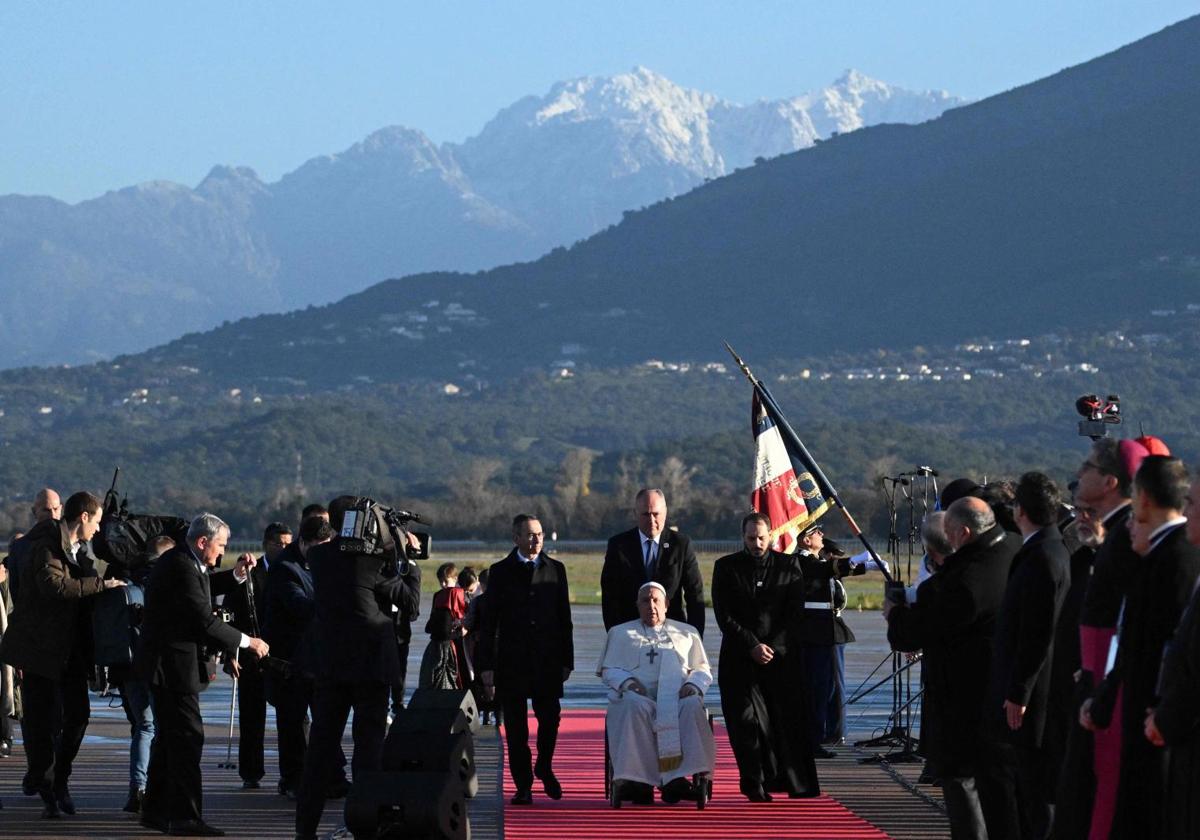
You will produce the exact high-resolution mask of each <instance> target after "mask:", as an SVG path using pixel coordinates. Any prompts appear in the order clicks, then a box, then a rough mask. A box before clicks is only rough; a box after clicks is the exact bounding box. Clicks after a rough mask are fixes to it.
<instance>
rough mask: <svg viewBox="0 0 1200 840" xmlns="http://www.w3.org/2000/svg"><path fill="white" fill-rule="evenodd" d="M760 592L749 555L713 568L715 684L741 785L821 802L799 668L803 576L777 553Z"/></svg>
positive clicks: (791, 559) (735, 556)
mask: <svg viewBox="0 0 1200 840" xmlns="http://www.w3.org/2000/svg"><path fill="white" fill-rule="evenodd" d="M757 584H758V581H756V579H755V559H754V558H753V557H752V556H751V555H750V554H749V553H748V552H746V551H739V552H737V553H736V554H729V555H726V556H724V557H722V558H720V559H719V560H717V562H716V565H715V566H714V567H713V582H712V597H713V612H714V613H715V614H716V618H717V626H719V627H720V628H721V633H722V637H721V655H720V660H719V663H718V668H717V681H718V684H719V685H720V687H721V709H722V711H723V713H724V716H725V726H726V728H727V729H728V732H729V741H730V744H731V746H732V747H733V751H734V757H735V758H736V759H737V762H738V769H739V772H740V774H741V776H742V780H743V782H747V783H750V784H754V783H761V784H762V785H763V787H764V788H765V789H766V790H768V791H784V792H788V793H792V792H795V793H800V794H803V795H811V796H816V795H817V794H818V793H819V792H820V785H819V783H818V781H817V769H816V764H815V762H814V761H813V755H812V750H813V745H812V744H811V743H809V740H808V722H807V720H806V715H805V711H804V710H805V709H807V708H808V701H807V696H806V693H805V684H804V676H803V669H802V667H801V663H800V646H801V641H800V638H799V631H800V626H799V625H800V621H801V614H802V607H803V603H804V575H803V574H802V573H801V571H800V563H799V561H798V560H797V558H796V557H795V556H794V555H789V554H780V553H779V552H776V551H772V552H771V553H770V563H769V566H768V568H767V572H766V575H765V577H764V578H763V580H762V585H761V586H759V585H757ZM760 643H761V644H766V645H768V646H769V647H771V648H772V649H773V650H774V651H775V658H774V659H773V660H772V661H771V662H770V663H768V664H767V665H759V664H758V663H756V662H755V661H754V660H752V659H751V658H750V652H751V650H753V649H754V648H755V647H757V646H758V645H759V644H760ZM758 776H761V778H757V777H758Z"/></svg>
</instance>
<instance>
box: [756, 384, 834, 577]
mask: <svg viewBox="0 0 1200 840" xmlns="http://www.w3.org/2000/svg"><path fill="white" fill-rule="evenodd" d="M751 415H752V417H751V420H752V424H753V429H754V485H753V486H754V490H753V491H752V492H751V493H750V507H751V508H753V509H754V510H756V511H758V512H759V513H765V514H766V515H767V516H768V517H770V519H771V540H772V548H774V549H775V550H776V551H782V552H785V553H788V554H790V553H792V552H794V551H795V550H796V542H797V540H798V539H799V536H800V532H801V531H803V530H804V529H805V528H807V527H808V526H809V525H811V524H812V523H813V522H815V521H817V519H819V518H820V517H821V516H822V515H823V514H824V513H825V512H826V511H827V510H829V507H830V502H829V500H828V499H826V498H825V497H824V495H823V494H822V493H821V488H820V487H819V486H818V485H817V482H816V480H815V479H814V478H813V473H814V472H817V470H816V469H815V468H814V467H811V466H808V465H807V464H806V459H805V457H804V454H803V453H801V452H800V451H799V450H798V449H796V448H795V447H793V446H789V444H788V442H787V441H786V440H785V439H784V437H783V435H781V434H780V432H779V422H778V418H776V417H775V416H773V414H772V412H771V410H770V407H769V406H767V405H764V404H763V402H762V401H761V400H760V399H759V398H758V391H757V390H755V392H754V402H753V404H752V407H751Z"/></svg>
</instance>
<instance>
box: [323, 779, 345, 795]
mask: <svg viewBox="0 0 1200 840" xmlns="http://www.w3.org/2000/svg"><path fill="white" fill-rule="evenodd" d="M349 792H350V782H349V780H347V779H346V777H345V776H342V778H340V779H338V780H337V781H336V782H333V783H332V784H331V785H330V786H329V787H327V788H326V789H325V798H326V799H345V798H346V794H348V793H349Z"/></svg>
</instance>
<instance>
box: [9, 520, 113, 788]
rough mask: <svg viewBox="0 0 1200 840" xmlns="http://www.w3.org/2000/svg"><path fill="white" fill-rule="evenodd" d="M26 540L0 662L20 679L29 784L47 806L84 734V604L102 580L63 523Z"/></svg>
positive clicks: (88, 658) (87, 625) (87, 641)
mask: <svg viewBox="0 0 1200 840" xmlns="http://www.w3.org/2000/svg"><path fill="white" fill-rule="evenodd" d="M25 540H26V546H27V552H28V553H27V554H25V556H24V557H23V558H22V559H21V562H20V563H18V564H17V568H18V576H17V578H15V579H14V580H15V581H18V582H19V583H18V585H17V586H16V587H14V589H15V591H17V592H19V595H18V596H17V599H16V605H15V609H14V611H13V615H12V619H11V623H10V624H9V627H8V631H7V632H6V633H5V634H4V638H3V640H2V641H0V660H2V661H4V662H6V663H8V664H9V665H11V666H13V667H14V668H19V669H21V671H22V673H23V681H22V687H21V691H22V700H23V708H24V718H23V719H22V722H21V730H22V733H23V737H24V740H25V753H26V757H27V759H28V763H29V774H28V776H27V778H28V779H29V780H30V782H31V783H32V784H33V785H34V786H35V787H37V788H38V789H39V792H40V793H41V794H42V798H43V799H44V800H45V801H46V802H47V804H48V805H49V804H50V803H51V801H52V797H53V796H55V795H57V796H58V797H59V798H61V797H62V796H63V795H64V794H65V793H66V792H67V780H68V778H69V777H70V775H71V766H72V763H73V762H74V760H75V756H76V755H77V754H78V752H79V746H80V744H82V743H83V736H84V733H85V732H86V730H87V724H88V718H89V714H90V704H89V701H88V687H87V680H88V675H89V674H90V673H91V667H92V637H91V620H90V617H91V612H90V610H88V609H87V607H86V604H87V599H88V598H90V597H91V596H93V595H96V594H98V593H99V592H101V591H102V590H103V588H104V582H103V581H102V580H101V579H100V577H99V576H98V575H97V574H96V572H95V570H94V569H93V568H91V566H90V563H89V562H88V560H87V556H86V554H85V550H84V549H83V548H82V547H80V548H79V549H78V550H77V551H75V553H74V554H73V547H72V545H71V542H70V536H69V534H68V529H67V524H66V523H65V522H59V521H58V520H45V521H43V522H39V523H38V524H37V525H35V526H34V527H33V528H32V529H31V530H30V531H29V533H28V534H26V535H25Z"/></svg>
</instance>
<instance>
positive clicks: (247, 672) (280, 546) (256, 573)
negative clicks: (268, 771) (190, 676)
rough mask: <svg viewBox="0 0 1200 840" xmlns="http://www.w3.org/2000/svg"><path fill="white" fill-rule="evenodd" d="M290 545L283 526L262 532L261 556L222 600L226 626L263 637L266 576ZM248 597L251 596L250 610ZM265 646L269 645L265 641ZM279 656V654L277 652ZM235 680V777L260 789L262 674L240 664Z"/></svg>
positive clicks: (263, 724) (289, 531) (258, 668)
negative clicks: (242, 582) (228, 614)
mask: <svg viewBox="0 0 1200 840" xmlns="http://www.w3.org/2000/svg"><path fill="white" fill-rule="evenodd" d="M291 543H292V529H291V528H289V527H288V526H286V525H284V524H283V523H282V522H272V523H271V524H269V525H267V527H266V530H264V531H263V542H262V546H263V553H262V556H261V557H260V558H259V559H258V563H257V564H255V566H254V568H253V569H251V570H250V577H249V579H248V580H247V581H246V585H245V586H239V587H238V588H237V589H235V590H234V591H233V592H231V593H230V594H229V595H226V596H225V601H224V605H225V607H226V608H227V609H228V610H229V611H230V612H231V613H233V620H232V621H230V622H229V623H230V624H231V625H232V626H233V627H234V628H236V629H238V630H241V631H242V632H243V633H246V634H248V635H251V636H254V635H260V634H261V635H262V636H263V638H266V634H265V633H264V631H263V629H262V622H263V615H264V613H265V610H266V598H267V574H268V572H269V571H270V569H271V564H272V563H273V562H275V558H276V557H278V556H279V553H280V552H281V551H283V550H284V549H285V548H287V547H288V546H289V545H291ZM251 593H253V594H254V598H253V606H254V609H253V610H251V608H250V607H251V598H250V595H251ZM268 644H270V642H269V641H268ZM276 653H277V654H278V652H276ZM238 664H239V665H240V666H241V668H240V673H239V676H238V687H237V688H238V775H239V776H241V777H242V787H244V788H247V789H255V788H258V787H259V786H260V783H261V780H262V777H263V773H264V772H265V768H264V767H263V731H264V730H265V729H266V725H267V698H266V694H265V687H264V682H263V677H264V675H263V670H262V668H261V666H260V665H259V663H258V661H257V660H250V661H247V662H239V663H238Z"/></svg>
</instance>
